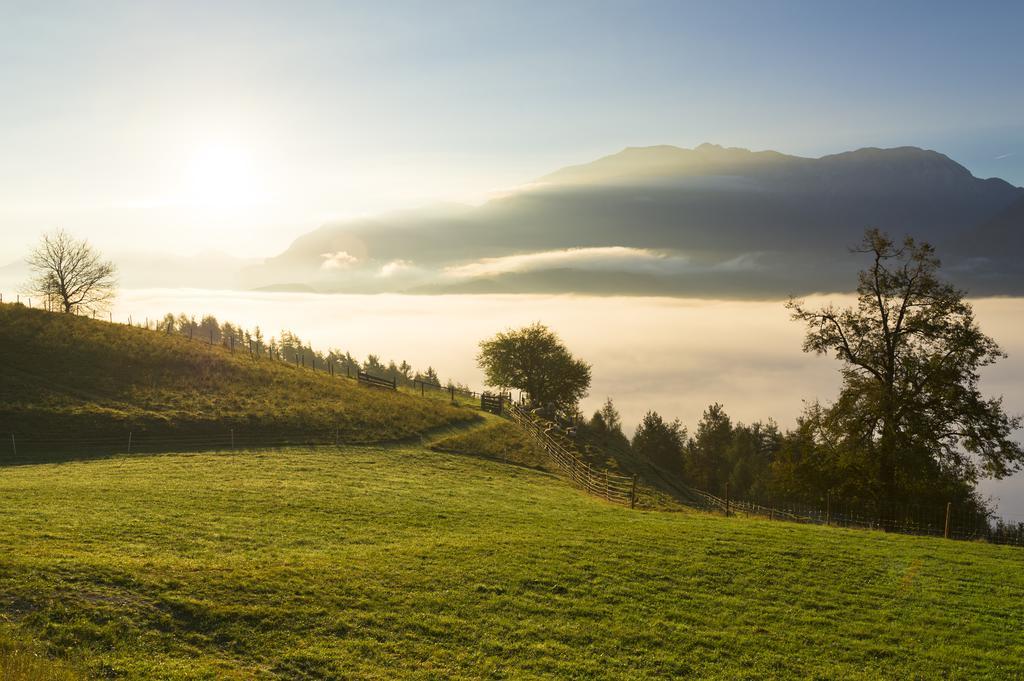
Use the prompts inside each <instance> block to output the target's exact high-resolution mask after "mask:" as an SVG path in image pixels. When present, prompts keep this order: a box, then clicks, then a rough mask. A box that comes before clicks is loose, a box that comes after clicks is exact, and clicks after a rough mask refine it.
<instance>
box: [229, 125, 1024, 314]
mask: <svg viewBox="0 0 1024 681" xmlns="http://www.w3.org/2000/svg"><path fill="white" fill-rule="evenodd" d="M869 226H870V227H879V228H882V229H885V230H887V231H889V232H891V233H893V234H897V235H902V234H911V235H913V236H915V237H917V238H921V239H927V240H929V241H931V242H933V243H934V244H935V245H936V246H937V247H938V248H939V249H940V254H941V255H942V256H943V258H944V260H945V261H946V262H947V263H948V264H949V266H950V267H949V271H950V272H952V273H953V275H954V277H955V278H957V279H958V281H961V282H962V283H963V284H964V285H966V286H968V287H970V288H971V290H972V292H976V293H1021V292H1024V277H1022V276H1021V270H1020V267H1019V266H1018V265H1017V264H1016V263H1015V262H1014V259H1013V258H1011V257H1009V251H1008V250H1007V249H1008V248H1019V245H1020V243H1021V240H1022V231H1024V189H1022V188H1019V187H1014V186H1012V185H1010V184H1009V183H1007V182H1005V181H1003V180H1000V179H987V180H986V179H979V178H976V177H974V176H973V175H972V174H971V173H970V172H969V171H968V170H967V169H966V168H964V167H963V166H961V165H960V164H958V163H956V162H955V161H953V160H951V159H950V158H948V157H947V156H944V155H942V154H939V153H937V152H934V151H926V150H922V149H918V148H915V147H901V148H896V149H875V148H868V149H860V150H857V151H851V152H846V153H841V154H834V155H830V156H824V157H822V158H817V159H814V158H802V157H797V156H788V155H785V154H780V153H778V152H774V151H763V152H751V151H748V150H746V149H736V148H723V147H720V146H717V145H711V144H704V145H701V146H699V147H697V148H696V149H680V148H677V147H671V146H656V147H642V148H628V149H625V150H623V151H621V152H619V153H617V154H613V155H611V156H606V157H604V158H601V159H598V160H596V161H594V162H592V163H587V164H583V165H577V166H571V167H568V168H563V169H561V170H558V171H556V172H554V173H551V174H550V175H547V176H545V177H542V178H540V179H539V180H537V181H536V182H535V183H532V184H531V185H529V186H528V187H527V188H525V189H523V190H520V191H516V192H514V193H511V194H509V195H507V196H505V197H503V198H500V199H495V200H492V201H489V202H488V203H486V204H484V205H482V206H479V207H475V208H467V207H450V206H449V207H444V208H441V209H432V210H429V211H412V212H405V213H401V214H395V215H392V216H381V217H379V218H375V219H364V220H356V221H351V222H346V223H340V224H330V225H325V226H323V227H321V228H320V229H318V230H316V231H314V232H311V233H309V234H306V235H304V236H302V237H300V238H299V239H297V240H296V241H295V242H294V243H293V244H292V245H291V247H289V248H288V250H287V251H285V252H284V253H282V254H281V255H279V256H277V257H275V258H271V259H270V260H268V261H267V262H266V263H264V264H263V265H262V266H259V267H256V268H251V269H250V270H248V272H247V274H246V280H247V282H248V283H249V284H250V285H253V286H257V285H260V286H262V285H269V284H274V283H279V282H283V281H288V282H304V283H308V284H311V285H313V286H316V287H317V288H319V289H321V290H352V291H369V290H372V291H377V290H417V291H446V290H451V291H492V290H493V291H537V290H543V291H578V292H594V293H598V292H600V293H615V292H622V293H665V294H669V295H691V294H692V295H730V296H736V295H743V296H761V295H777V294H779V293H789V292H795V293H799V292H807V291H812V290H846V289H849V288H850V287H851V285H852V279H851V277H850V273H851V272H852V271H854V270H855V269H856V266H857V263H856V262H854V261H852V260H851V259H850V258H849V256H848V255H847V254H846V251H845V249H846V247H848V246H850V245H852V244H855V243H856V242H858V241H859V238H860V235H861V234H862V233H863V231H864V229H865V228H866V227H869ZM614 246H624V247H629V248H631V249H642V250H643V251H645V252H644V253H639V256H642V257H640V258H639V260H638V262H637V263H631V262H630V261H629V259H628V258H622V257H620V256H619V255H616V258H618V259H617V260H616V262H615V265H614V266H609V264H608V262H607V259H604V254H603V253H602V252H601V251H600V250H597V251H595V256H594V261H593V262H591V261H588V260H587V254H586V253H569V254H567V255H566V256H565V257H566V258H567V259H568V260H569V261H570V262H561V261H560V260H559V257H560V256H558V254H557V253H555V254H554V255H551V254H550V253H549V255H550V257H537V258H530V257H526V258H520V259H512V260H506V261H500V262H499V263H498V265H500V266H497V265H494V263H493V261H494V259H502V258H507V257H508V256H512V255H516V254H518V255H522V254H543V253H546V252H553V251H563V250H564V249H576V248H587V249H606V248H608V247H614ZM737 258H747V259H748V261H749V263H750V265H749V266H748V267H745V268H743V269H742V271H738V270H737V269H736V268H735V267H723V266H722V265H724V264H726V263H730V262H734V261H736V259H737ZM478 262H485V263H490V265H488V266H487V267H475V268H474V267H469V268H467V267H465V266H466V265H467V264H469V265H472V264H473V263H478ZM545 263H546V264H545ZM453 268H455V269H453ZM453 272H454V273H457V276H456V274H453ZM469 272H471V274H467V273H469Z"/></svg>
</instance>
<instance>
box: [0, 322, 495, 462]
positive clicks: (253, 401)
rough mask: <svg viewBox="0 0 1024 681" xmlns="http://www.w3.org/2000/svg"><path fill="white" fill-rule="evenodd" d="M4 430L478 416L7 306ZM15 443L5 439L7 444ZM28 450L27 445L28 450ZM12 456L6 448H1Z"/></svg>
mask: <svg viewBox="0 0 1024 681" xmlns="http://www.w3.org/2000/svg"><path fill="white" fill-rule="evenodd" d="M0 358H2V365H3V369H2V371H3V373H2V380H0V433H2V434H3V436H4V438H7V437H8V435H7V434H8V433H11V432H13V433H15V434H16V435H17V437H18V438H19V439H21V440H23V441H25V443H26V445H25V447H27V446H28V443H29V441H30V440H33V439H36V440H38V439H52V438H71V439H74V440H75V441H78V442H85V441H88V440H90V439H96V438H104V437H108V436H121V435H122V434H127V432H128V431H129V430H131V431H133V435H134V437H135V443H136V447H137V448H140V447H144V445H145V443H146V438H147V437H149V438H151V439H152V438H161V437H164V438H167V437H185V436H188V437H192V436H197V435H198V436H204V435H208V436H213V435H216V436H224V435H225V434H226V433H228V432H229V430H230V429H235V430H236V431H237V435H238V438H239V440H240V441H243V442H244V441H245V440H246V438H251V437H258V436H268V435H275V434H282V433H287V434H290V435H293V434H303V433H317V434H321V435H323V434H330V438H331V439H332V440H333V437H334V433H335V431H337V435H338V438H339V439H340V440H341V441H342V442H379V441H382V440H390V439H396V438H403V437H407V436H409V435H412V434H416V433H421V432H423V431H426V430H428V429H432V428H436V427H440V426H445V425H450V424H453V423H458V422H462V421H469V420H473V419H475V418H476V416H475V415H474V414H473V413H472V412H471V411H469V410H466V409H460V408H456V407H452V406H450V405H448V404H446V403H445V402H444V401H443V400H427V399H422V398H419V397H417V396H412V395H408V394H399V393H395V392H391V391H386V390H377V389H370V388H365V387H361V386H359V385H357V384H356V382H355V381H352V380H347V379H342V378H332V377H330V376H328V375H326V374H324V373H315V372H313V371H310V370H308V369H299V368H296V367H293V366H290V365H285V364H282V363H280V362H272V361H270V360H268V359H266V358H262V359H253V358H251V357H250V356H249V355H248V353H247V352H244V351H241V350H240V349H238V350H236V351H235V352H234V353H233V354H232V353H230V352H229V351H228V350H227V349H225V348H221V347H210V346H207V345H205V344H203V343H201V342H198V341H190V340H188V339H186V338H183V337H180V336H177V335H174V336H168V335H166V334H162V333H159V332H156V331H148V330H144V329H138V328H133V327H128V326H123V325H118V324H109V323H106V322H101V321H94V320H91V319H85V318H81V317H73V316H68V315H61V314H54V313H47V312H43V311H41V310H31V309H27V308H25V307H22V306H18V305H0ZM6 446H7V443H6V442H5V443H4V444H3V445H2V447H6ZM25 447H23V449H24V448H25ZM0 460H2V455H0Z"/></svg>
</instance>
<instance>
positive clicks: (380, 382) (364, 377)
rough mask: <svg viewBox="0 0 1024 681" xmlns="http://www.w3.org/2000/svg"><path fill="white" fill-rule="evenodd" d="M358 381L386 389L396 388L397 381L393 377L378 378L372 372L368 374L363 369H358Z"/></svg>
mask: <svg viewBox="0 0 1024 681" xmlns="http://www.w3.org/2000/svg"><path fill="white" fill-rule="evenodd" d="M358 379H359V382H360V383H364V384H366V385H368V386H371V387H374V388H387V389H388V390H398V383H397V382H396V381H395V379H391V380H390V381H389V380H388V379H386V378H380V377H378V376H374V375H372V374H368V373H366V372H365V371H360V372H359V375H358Z"/></svg>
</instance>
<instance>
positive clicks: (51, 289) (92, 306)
mask: <svg viewBox="0 0 1024 681" xmlns="http://www.w3.org/2000/svg"><path fill="white" fill-rule="evenodd" d="M28 265H29V268H30V269H31V270H32V273H33V278H32V280H31V281H30V282H29V285H28V291H29V292H30V293H34V294H35V295H37V296H39V297H40V298H44V299H46V300H48V301H51V302H52V303H54V304H57V305H60V308H61V310H62V311H63V312H66V313H68V314H71V313H77V312H82V311H85V312H96V311H98V310H101V309H104V308H105V307H106V306H107V305H108V304H109V303H110V301H111V299H113V297H114V294H115V293H116V291H117V276H116V274H117V269H116V268H115V267H114V264H113V263H112V262H110V261H107V260H103V259H102V258H101V256H100V254H99V252H97V251H96V250H95V249H93V247H92V246H90V245H89V244H88V242H86V241H79V240H77V239H75V238H74V237H72V236H71V235H70V234H68V233H67V232H65V231H64V230H58V231H57V232H55V233H53V234H45V235H43V240H42V242H41V243H40V244H39V246H38V247H37V248H36V250H34V251H33V252H32V254H31V255H29V257H28Z"/></svg>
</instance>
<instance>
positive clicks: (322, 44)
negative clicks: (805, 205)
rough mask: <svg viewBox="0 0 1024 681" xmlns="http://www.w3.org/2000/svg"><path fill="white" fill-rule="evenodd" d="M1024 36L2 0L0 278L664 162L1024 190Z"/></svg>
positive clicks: (916, 25)
mask: <svg viewBox="0 0 1024 681" xmlns="http://www.w3.org/2000/svg"><path fill="white" fill-rule="evenodd" d="M1022 32H1024V3H1019V2H1016V3H973V4H970V5H968V4H967V3H959V4H953V3H941V2H928V3H914V2H900V3H891V2H889V3H882V2H879V3H872V2H856V3H852V2H851V3H836V2H806V3H796V2H758V3H746V2H715V3H684V2H594V1H590V2H579V3H574V2H562V3H552V2H544V3H529V2H517V3H507V2H408V3H400V2H386V3H382V2H374V3H343V2H331V3H311V2H305V3H304V2H292V3H284V2H275V3H263V4H261V3H258V2H246V3H227V2H220V3H205V2H203V3H189V2H175V3H162V4H157V3H144V2H130V3H117V2H102V3H100V2H92V3H61V4H49V3H45V2H34V3H3V4H0V101H2V102H3V106H2V107H0V260H7V259H15V258H17V257H20V255H21V251H23V250H24V249H25V248H27V247H28V245H29V244H31V243H32V242H34V241H35V239H36V238H37V236H38V233H39V232H40V231H42V230H43V229H48V228H52V227H53V226H57V225H60V226H64V227H66V228H68V229H70V230H72V231H75V232H78V233H82V234H85V235H88V236H90V237H91V238H93V239H94V240H95V241H97V242H98V243H99V244H100V245H102V246H105V247H118V248H122V249H146V248H149V249H152V248H156V249H165V250H172V251H177V252H182V253H191V252H196V251H200V250H208V249H220V250H230V251H232V252H237V253H241V254H248V255H265V254H267V253H271V252H274V251H276V250H280V249H281V248H283V247H284V246H285V245H286V244H287V243H288V242H289V241H290V240H291V239H292V238H294V237H295V236H297V235H298V234H301V233H303V232H305V231H308V230H309V229H312V228H314V227H316V226H317V225H318V224H320V223H321V222H323V221H324V220H327V219H333V218H339V217H346V216H351V215H360V214H366V213H374V212H378V211H384V210H389V209H392V208H402V207H407V206H412V205H417V204H421V203H427V202H431V201H435V200H481V199H482V198H485V197H486V196H487V195H488V193H489V192H492V191H497V190H500V189H503V188H507V187H510V186H515V185H517V184H520V183H522V182H526V181H529V180H530V179H532V178H534V177H537V176H539V175H543V174H545V173H547V172H549V171H551V170H553V169H555V168H557V167H560V166H564V165H568V164H571V163H578V162H582V161H586V160H590V159H592V158H595V157H597V156H601V155H604V154H607V153H612V152H614V151H617V150H618V149H621V148H622V147H625V146H638V145H646V144H676V145H679V146H694V145H697V144H699V143H701V142H705V141H709V142H716V143H720V144H724V145H730V146H745V147H750V148H755V149H767V148H770V149H777V150H779V151H784V152H789V153H796V154H802V155H809V156H819V155H823V154H827V153H834V152H838V151H843V150H847V149H852V148H858V147H862V146H900V145H916V146H923V147H928V148H934V149H937V150H939V151H942V152H944V153H947V154H949V155H950V156H952V157H953V158H954V159H956V160H958V161H960V162H961V163H963V164H964V165H966V166H967V167H968V168H970V169H971V170H972V171H973V172H974V173H975V174H976V175H979V176H982V177H990V176H1000V177H1003V178H1005V179H1007V180H1009V181H1011V182H1013V183H1014V184H1018V185H1024V87H1022V83H1024V77H1022V75H1021V74H1024V49H1021V45H1022V44H1024V36H1022ZM8 252H9V254H10V256H11V257H10V258H5V257H3V256H5V255H7V254H8Z"/></svg>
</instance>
